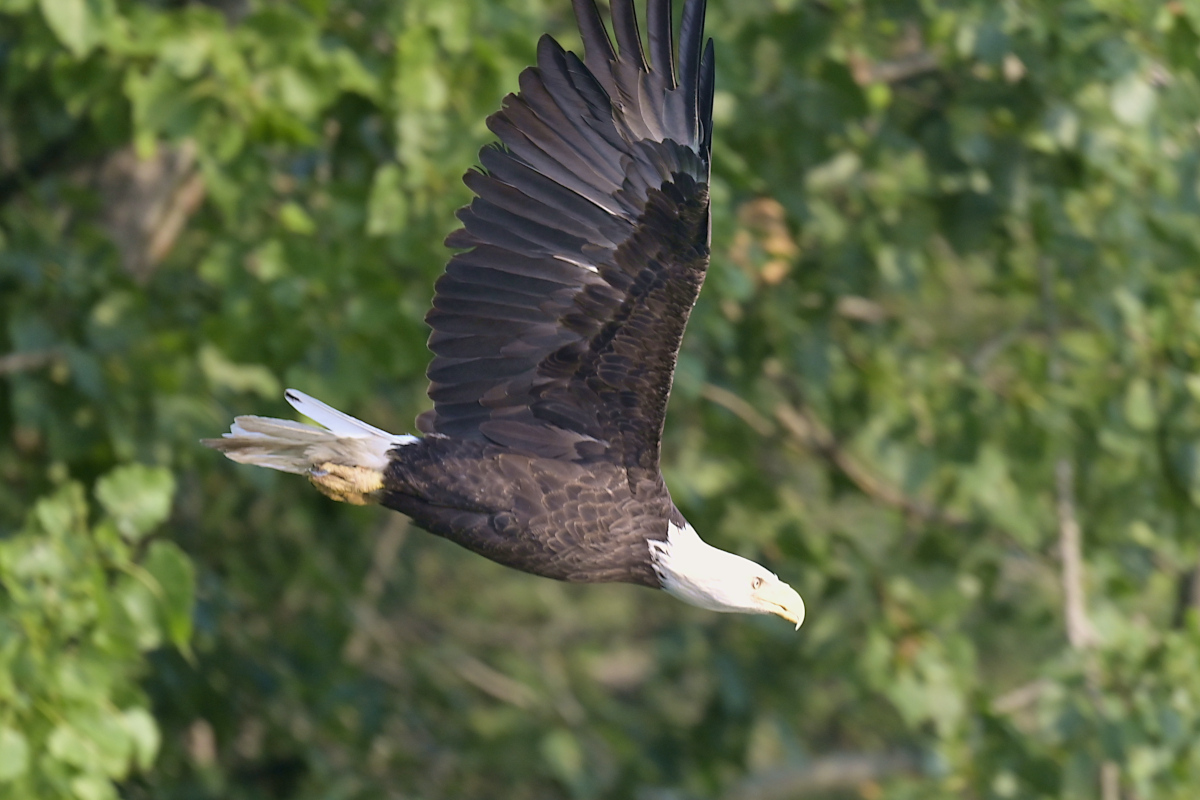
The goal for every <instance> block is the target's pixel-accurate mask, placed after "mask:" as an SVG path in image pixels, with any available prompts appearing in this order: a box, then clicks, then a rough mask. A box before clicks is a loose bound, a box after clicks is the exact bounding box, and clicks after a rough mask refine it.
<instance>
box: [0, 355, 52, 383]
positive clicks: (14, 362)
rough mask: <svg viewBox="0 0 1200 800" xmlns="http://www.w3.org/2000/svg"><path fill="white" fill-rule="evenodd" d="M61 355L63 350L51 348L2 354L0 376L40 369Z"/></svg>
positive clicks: (0, 357)
mask: <svg viewBox="0 0 1200 800" xmlns="http://www.w3.org/2000/svg"><path fill="white" fill-rule="evenodd" d="M60 355H62V351H61V350H58V349H57V348H50V349H48V350H30V351H28V352H25V353H9V354H8V355H4V356H0V377H2V376H4V375H13V374H16V373H18V372H28V371H29V370H34V369H39V368H41V367H44V366H46V365H47V364H49V363H50V362H52V361H53V360H54V359H56V358H58V357H59V356H60Z"/></svg>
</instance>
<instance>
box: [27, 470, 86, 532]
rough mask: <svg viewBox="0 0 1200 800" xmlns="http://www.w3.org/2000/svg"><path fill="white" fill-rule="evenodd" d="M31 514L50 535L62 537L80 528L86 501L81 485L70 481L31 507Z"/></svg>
mask: <svg viewBox="0 0 1200 800" xmlns="http://www.w3.org/2000/svg"><path fill="white" fill-rule="evenodd" d="M33 515H34V517H35V518H36V519H37V521H38V524H39V525H40V526H41V528H42V530H43V531H45V532H46V533H48V534H50V535H51V536H55V537H63V536H67V535H68V534H70V533H73V532H75V531H78V530H80V528H81V527H82V526H83V524H84V522H85V520H86V519H87V501H86V500H85V499H84V496H83V487H82V486H80V485H79V484H77V483H70V484H67V485H66V486H64V487H63V488H62V489H59V490H58V491H57V492H56V493H54V494H53V495H51V496H50V497H46V498H43V499H42V500H39V501H38V502H37V505H35V506H34V507H33Z"/></svg>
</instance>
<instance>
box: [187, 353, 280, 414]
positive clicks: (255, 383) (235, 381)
mask: <svg viewBox="0 0 1200 800" xmlns="http://www.w3.org/2000/svg"><path fill="white" fill-rule="evenodd" d="M200 369H201V370H203V372H204V377H206V378H208V381H209V383H211V384H212V385H213V386H214V387H215V388H220V389H228V390H229V391H231V392H252V393H254V394H257V395H258V396H259V397H262V398H265V399H267V400H274V399H276V398H278V397H279V395H280V394H281V393H282V391H283V389H282V387H281V386H280V385H279V379H278V378H276V377H275V375H274V373H272V372H271V370H269V369H267V368H266V367H264V366H262V365H261V364H236V363H234V362H233V361H230V360H229V359H228V358H226V357H225V354H224V353H222V352H221V351H220V350H218V349H217V348H215V347H213V346H212V345H211V344H206V345H203V346H202V347H201V348H200Z"/></svg>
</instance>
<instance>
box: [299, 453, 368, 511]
mask: <svg viewBox="0 0 1200 800" xmlns="http://www.w3.org/2000/svg"><path fill="white" fill-rule="evenodd" d="M308 481H309V483H311V484H312V485H313V486H315V487H317V491H319V492H320V493H321V494H323V495H325V496H326V497H328V498H330V499H333V500H337V501H338V502H341V503H349V504H351V505H355V506H365V505H369V504H371V503H378V502H379V493H380V492H381V491H382V490H383V473H382V472H380V471H379V470H376V469H371V468H369V467H353V466H347V465H346V464H334V463H332V462H326V463H324V464H317V465H315V466H313V467H311V468H310V469H309V470H308Z"/></svg>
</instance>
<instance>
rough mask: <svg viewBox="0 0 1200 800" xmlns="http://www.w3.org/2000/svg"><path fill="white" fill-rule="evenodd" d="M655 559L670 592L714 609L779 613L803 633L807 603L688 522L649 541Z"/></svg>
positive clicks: (671, 527) (671, 528)
mask: <svg viewBox="0 0 1200 800" xmlns="http://www.w3.org/2000/svg"><path fill="white" fill-rule="evenodd" d="M650 560H651V563H652V564H653V565H654V571H655V572H656V573H658V578H659V580H660V581H662V587H663V589H665V590H666V591H667V593H668V594H671V595H674V596H675V597H678V598H679V599H680V600H682V601H684V602H685V603H691V604H692V605H694V606H700V607H701V608H707V609H709V610H710V611H728V612H733V613H739V614H778V615H779V616H781V617H783V618H784V619H786V620H787V621H788V622H794V623H796V629H797V630H799V629H800V625H801V623H803V622H804V601H803V600H802V599H800V595H799V594H798V593H797V592H796V590H795V589H793V588H792V587H791V586H788V585H787V584H786V583H784V582H783V581H781V580H779V576H777V575H776V574H775V573H773V572H771V571H770V570H769V569H767V568H766V567H764V566H762V565H760V564H755V563H754V562H753V561H751V560H750V559H748V558H742V557H741V556H738V555H734V554H733V553H727V552H725V551H724V550H720V549H718V548H716V547H713V546H712V545H710V544H706V543H705V542H704V541H703V540H702V539H701V538H700V537H699V536H698V535H697V534H696V530H695V529H694V528H693V527H692V526H691V525H690V524H688V523H687V522H684V523H683V527H679V526H678V525H676V524H675V523H674V522H671V523H669V526H668V528H667V538H666V540H665V541H656V540H652V541H650Z"/></svg>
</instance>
